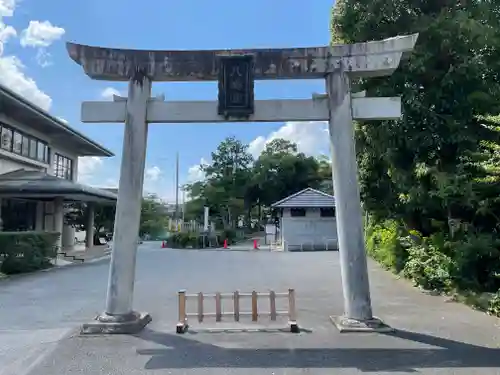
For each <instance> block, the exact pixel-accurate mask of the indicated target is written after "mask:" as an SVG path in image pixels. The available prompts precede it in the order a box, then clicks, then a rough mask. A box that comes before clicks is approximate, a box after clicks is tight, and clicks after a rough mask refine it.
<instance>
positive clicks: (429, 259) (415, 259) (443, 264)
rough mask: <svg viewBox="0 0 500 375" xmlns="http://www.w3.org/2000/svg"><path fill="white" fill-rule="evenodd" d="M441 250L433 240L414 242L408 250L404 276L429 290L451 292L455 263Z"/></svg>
mask: <svg viewBox="0 0 500 375" xmlns="http://www.w3.org/2000/svg"><path fill="white" fill-rule="evenodd" d="M409 241H414V240H413V239H410V240H409ZM440 250H441V249H439V248H438V247H437V246H436V244H435V243H434V242H433V240H432V238H424V239H422V241H421V243H417V242H413V244H412V246H410V247H409V248H408V260H407V262H406V264H405V265H404V268H403V274H404V276H405V277H407V278H409V279H411V280H413V282H414V283H415V284H416V285H418V286H420V287H422V288H424V289H427V290H443V291H446V290H450V289H451V287H452V278H451V273H452V270H453V269H454V262H453V260H452V259H451V258H450V257H449V256H447V255H445V254H443V253H442V252H441V251H440Z"/></svg>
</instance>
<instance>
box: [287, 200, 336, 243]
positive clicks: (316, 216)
mask: <svg viewBox="0 0 500 375" xmlns="http://www.w3.org/2000/svg"><path fill="white" fill-rule="evenodd" d="M280 229H281V238H282V241H284V245H285V246H286V247H285V248H286V249H288V250H289V251H295V250H300V249H301V248H304V250H309V249H311V248H314V249H325V248H326V247H327V246H328V248H329V249H331V248H336V247H337V220H336V218H335V217H321V214H320V209H319V208H307V209H306V216H305V217H292V216H291V214H290V208H284V209H283V216H282V218H281V228H280Z"/></svg>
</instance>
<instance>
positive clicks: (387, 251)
mask: <svg viewBox="0 0 500 375" xmlns="http://www.w3.org/2000/svg"><path fill="white" fill-rule="evenodd" d="M401 233H402V228H401V226H400V224H399V223H398V222H397V221H395V220H387V221H385V222H383V223H381V224H375V225H373V226H368V228H367V231H366V248H367V251H368V253H369V254H370V255H371V256H372V257H373V258H374V259H376V260H378V261H379V262H380V263H381V264H382V265H383V266H384V267H386V268H388V269H391V270H393V271H394V272H396V273H399V272H400V271H401V270H402V269H403V267H404V265H405V262H406V258H407V257H408V252H407V249H406V248H405V247H404V246H403V245H402V243H401V241H400V236H401Z"/></svg>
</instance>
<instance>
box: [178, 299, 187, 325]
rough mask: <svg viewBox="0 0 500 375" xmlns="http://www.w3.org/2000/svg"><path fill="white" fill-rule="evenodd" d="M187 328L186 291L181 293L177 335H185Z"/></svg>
mask: <svg viewBox="0 0 500 375" xmlns="http://www.w3.org/2000/svg"><path fill="white" fill-rule="evenodd" d="M186 328H187V316H186V291H185V290H181V291H179V322H178V323H177V333H184V332H185V330H186Z"/></svg>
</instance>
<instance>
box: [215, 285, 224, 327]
mask: <svg viewBox="0 0 500 375" xmlns="http://www.w3.org/2000/svg"><path fill="white" fill-rule="evenodd" d="M221 305H222V304H221V296H220V293H219V292H217V293H215V321H216V322H220V321H221V320H222V306H221Z"/></svg>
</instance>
